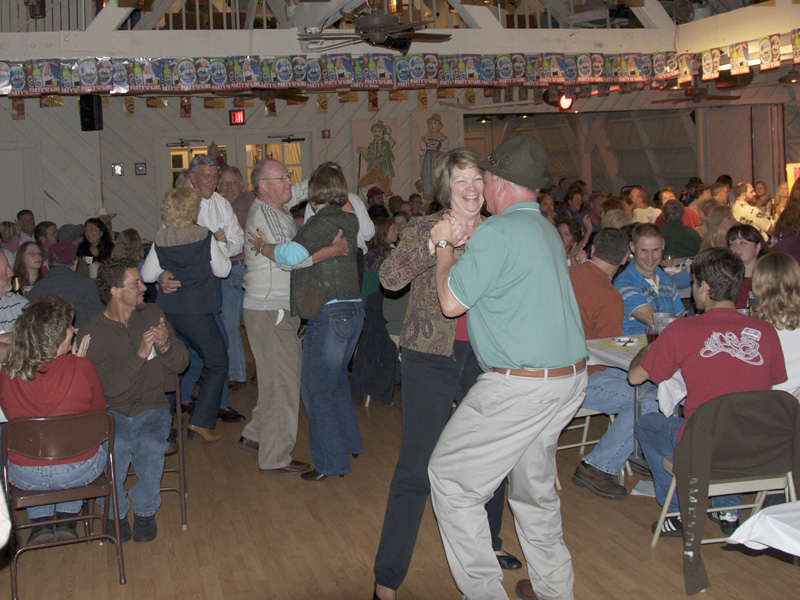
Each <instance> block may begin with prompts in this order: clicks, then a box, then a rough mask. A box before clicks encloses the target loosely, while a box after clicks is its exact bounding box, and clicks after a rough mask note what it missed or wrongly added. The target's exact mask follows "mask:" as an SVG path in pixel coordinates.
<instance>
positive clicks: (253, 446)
mask: <svg viewBox="0 0 800 600" xmlns="http://www.w3.org/2000/svg"><path fill="white" fill-rule="evenodd" d="M236 445H237V446H239V448H241V449H242V450H244V451H245V452H258V442H257V441H255V440H251V439H250V438H246V437H244V436H242V437H240V438H239V443H238V444H236Z"/></svg>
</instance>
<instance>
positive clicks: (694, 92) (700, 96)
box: [650, 86, 741, 104]
mask: <svg viewBox="0 0 800 600" xmlns="http://www.w3.org/2000/svg"><path fill="white" fill-rule="evenodd" d="M739 98H741V96H722V95H720V94H709V93H708V88H707V87H699V86H698V87H690V88H686V89H684V90H683V96H680V97H677V98H665V99H663V100H652V101H651V102H650V103H651V104H680V103H681V102H701V101H703V100H738V99H739Z"/></svg>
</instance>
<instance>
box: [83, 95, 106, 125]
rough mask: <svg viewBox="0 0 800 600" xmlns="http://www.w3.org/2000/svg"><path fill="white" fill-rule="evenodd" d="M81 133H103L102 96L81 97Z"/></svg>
mask: <svg viewBox="0 0 800 600" xmlns="http://www.w3.org/2000/svg"><path fill="white" fill-rule="evenodd" d="M80 112H81V131H101V130H102V129H103V105H102V103H101V101H100V96H95V95H92V96H81V98H80Z"/></svg>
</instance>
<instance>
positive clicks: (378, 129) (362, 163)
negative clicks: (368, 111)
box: [351, 119, 397, 200]
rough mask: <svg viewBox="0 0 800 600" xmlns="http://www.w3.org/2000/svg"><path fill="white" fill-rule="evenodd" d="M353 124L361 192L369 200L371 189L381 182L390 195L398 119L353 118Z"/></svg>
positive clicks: (381, 187)
mask: <svg viewBox="0 0 800 600" xmlns="http://www.w3.org/2000/svg"><path fill="white" fill-rule="evenodd" d="M351 127H352V136H353V137H352V140H353V164H354V165H355V166H356V169H357V178H358V183H357V185H356V189H357V190H358V195H359V196H360V197H361V198H363V199H365V200H366V197H367V191H368V190H369V189H370V188H372V187H376V186H377V187H380V189H381V190H383V193H384V194H386V196H387V197H388V196H390V195H391V191H392V180H393V179H394V162H395V157H394V153H393V152H392V148H393V147H394V145H395V139H394V138H393V137H392V134H393V132H394V131H396V130H397V121H396V120H395V119H384V120H378V121H351Z"/></svg>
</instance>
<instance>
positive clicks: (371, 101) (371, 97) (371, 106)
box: [367, 90, 378, 112]
mask: <svg viewBox="0 0 800 600" xmlns="http://www.w3.org/2000/svg"><path fill="white" fill-rule="evenodd" d="M367 109H368V110H369V112H377V111H378V90H369V91H368V92H367Z"/></svg>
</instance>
